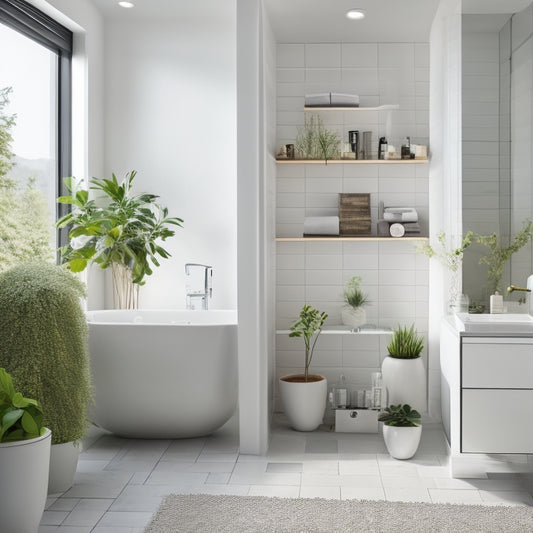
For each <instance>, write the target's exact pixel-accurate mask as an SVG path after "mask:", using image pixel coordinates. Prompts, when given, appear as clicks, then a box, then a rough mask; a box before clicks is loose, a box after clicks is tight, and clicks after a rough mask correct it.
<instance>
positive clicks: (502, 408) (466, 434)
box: [461, 389, 533, 453]
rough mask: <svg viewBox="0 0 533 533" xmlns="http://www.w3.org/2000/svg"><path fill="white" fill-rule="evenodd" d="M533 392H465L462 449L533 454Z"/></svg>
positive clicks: (463, 393)
mask: <svg viewBox="0 0 533 533" xmlns="http://www.w3.org/2000/svg"><path fill="white" fill-rule="evenodd" d="M532 421H533V391H531V390H479V389H478V390H476V389H466V390H463V391H462V417H461V426H462V428H461V451H462V452H463V453H465V452H471V453H533V424H532V423H531V422H532Z"/></svg>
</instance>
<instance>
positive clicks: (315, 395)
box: [279, 376, 328, 431]
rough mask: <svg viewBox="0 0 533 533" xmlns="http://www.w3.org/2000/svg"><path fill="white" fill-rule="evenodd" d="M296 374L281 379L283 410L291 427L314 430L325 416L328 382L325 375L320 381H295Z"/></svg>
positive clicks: (280, 391)
mask: <svg viewBox="0 0 533 533" xmlns="http://www.w3.org/2000/svg"><path fill="white" fill-rule="evenodd" d="M293 377H294V376H283V377H281V378H280V379H279V394H280V397H281V402H282V404H283V410H284V411H285V414H286V415H287V417H288V419H289V422H290V424H291V427H292V428H293V429H295V430H296V431H314V430H315V429H316V428H317V427H318V426H319V425H320V424H322V420H323V418H324V412H325V410H326V397H327V393H328V382H327V380H326V378H325V377H324V376H317V377H319V378H320V380H319V381H309V382H307V383H305V382H303V383H295V382H291V381H287V380H290V379H291V378H293Z"/></svg>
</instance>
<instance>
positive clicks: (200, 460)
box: [39, 419, 533, 533]
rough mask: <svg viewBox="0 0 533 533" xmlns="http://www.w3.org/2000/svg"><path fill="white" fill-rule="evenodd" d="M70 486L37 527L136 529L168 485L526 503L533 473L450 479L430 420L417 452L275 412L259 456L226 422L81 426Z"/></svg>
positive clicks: (177, 489) (173, 488) (186, 489)
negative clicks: (160, 431) (407, 454)
mask: <svg viewBox="0 0 533 533" xmlns="http://www.w3.org/2000/svg"><path fill="white" fill-rule="evenodd" d="M88 441H89V442H88V445H87V449H86V451H84V452H83V453H82V454H81V456H80V460H79V464H78V472H77V474H76V479H75V483H74V486H73V487H72V488H71V489H70V490H68V491H67V492H65V493H64V494H57V495H52V496H50V497H49V499H48V503H47V508H46V511H45V513H44V516H43V520H42V522H41V524H42V525H41V527H40V528H39V532H40V533H48V532H64V533H88V532H94V533H97V532H98V533H133V532H141V531H143V528H144V526H146V524H147V523H148V522H149V520H150V517H151V515H152V513H153V512H154V511H155V510H156V509H157V507H158V506H159V503H160V501H161V498H162V497H163V496H164V495H166V494H169V493H187V494H189V493H209V494H237V495H265V496H283V497H288V498H298V497H302V498H304V497H305V498H315V497H320V498H332V499H339V498H341V499H348V498H358V499H367V500H368V499H379V500H383V499H386V500H396V501H420V502H450V503H477V504H486V505H493V504H509V505H533V497H532V493H533V475H506V474H492V475H491V474H489V475H488V476H487V478H486V479H470V480H464V479H452V478H450V476H449V473H448V467H447V466H446V464H447V457H446V446H445V442H444V436H443V433H442V430H441V428H440V427H438V426H434V427H427V426H426V427H424V430H423V432H422V441H421V444H420V448H419V450H418V453H417V454H416V456H415V457H414V458H413V459H410V460H408V461H397V460H395V459H391V458H390V456H389V455H388V454H387V452H386V449H385V446H384V444H383V439H382V436H381V435H380V434H375V435H374V434H359V435H356V434H341V433H333V432H330V431H327V429H326V428H324V430H323V431H315V432H313V433H298V432H295V431H292V430H291V429H289V428H288V426H287V424H286V423H285V422H284V421H283V419H279V420H277V422H276V423H275V426H274V428H273V430H272V442H271V446H270V449H269V452H268V455H267V456H265V457H257V456H250V455H241V454H239V452H238V439H237V436H236V431H235V423H228V424H227V425H226V426H225V427H224V428H223V429H222V430H220V431H219V432H217V433H216V434H214V435H213V436H211V437H207V438H199V439H186V440H174V441H172V440H130V439H122V438H118V437H115V436H112V435H109V434H104V433H102V432H99V431H98V430H94V431H92V432H91V433H90V436H89V439H88Z"/></svg>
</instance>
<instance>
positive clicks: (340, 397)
mask: <svg viewBox="0 0 533 533" xmlns="http://www.w3.org/2000/svg"><path fill="white" fill-rule="evenodd" d="M337 407H338V408H339V409H346V407H348V389H347V388H346V378H345V377H344V375H343V374H341V377H340V384H339V387H338V388H337Z"/></svg>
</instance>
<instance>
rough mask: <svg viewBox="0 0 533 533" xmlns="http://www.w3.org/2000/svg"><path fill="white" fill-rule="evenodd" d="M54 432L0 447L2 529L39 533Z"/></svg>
mask: <svg viewBox="0 0 533 533" xmlns="http://www.w3.org/2000/svg"><path fill="white" fill-rule="evenodd" d="M51 435H52V433H51V432H50V430H47V431H46V433H45V434H44V435H43V436H42V437H37V438H36V439H29V440H20V441H16V442H3V443H1V444H0V530H1V531H5V532H6V533H7V532H9V533H36V532H37V530H38V528H39V523H40V521H41V518H42V516H43V511H44V506H45V503H46V495H47V490H46V489H47V487H48V470H49V466H50V442H51V440H52V439H51Z"/></svg>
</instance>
